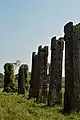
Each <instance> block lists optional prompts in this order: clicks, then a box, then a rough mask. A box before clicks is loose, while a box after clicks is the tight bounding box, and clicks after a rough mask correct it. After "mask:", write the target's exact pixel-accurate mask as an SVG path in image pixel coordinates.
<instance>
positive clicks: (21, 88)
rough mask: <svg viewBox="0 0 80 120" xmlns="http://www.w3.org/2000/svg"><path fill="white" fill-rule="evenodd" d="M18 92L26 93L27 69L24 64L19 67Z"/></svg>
mask: <svg viewBox="0 0 80 120" xmlns="http://www.w3.org/2000/svg"><path fill="white" fill-rule="evenodd" d="M18 94H25V70H24V65H21V66H20V68H19V79H18Z"/></svg>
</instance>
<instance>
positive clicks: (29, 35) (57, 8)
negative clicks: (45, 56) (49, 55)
mask: <svg viewBox="0 0 80 120" xmlns="http://www.w3.org/2000/svg"><path fill="white" fill-rule="evenodd" d="M68 21H74V23H77V22H79V21H80V0H0V72H3V65H4V63H5V62H15V61H16V60H17V59H19V60H21V61H22V62H26V63H27V64H29V65H31V53H32V52H33V51H36V50H37V47H38V46H39V45H40V44H43V45H49V44H50V38H51V37H52V36H55V35H56V36H57V37H59V36H62V35H63V31H64V30H63V26H64V25H65V24H66V22H68Z"/></svg>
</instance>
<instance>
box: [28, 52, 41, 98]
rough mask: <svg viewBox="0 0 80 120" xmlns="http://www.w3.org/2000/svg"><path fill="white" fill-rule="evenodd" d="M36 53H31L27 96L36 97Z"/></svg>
mask: <svg viewBox="0 0 80 120" xmlns="http://www.w3.org/2000/svg"><path fill="white" fill-rule="evenodd" d="M38 84H39V83H38V55H36V54H35V52H33V54H32V72H31V80H30V91H29V98H31V97H34V98H37V95H38Z"/></svg>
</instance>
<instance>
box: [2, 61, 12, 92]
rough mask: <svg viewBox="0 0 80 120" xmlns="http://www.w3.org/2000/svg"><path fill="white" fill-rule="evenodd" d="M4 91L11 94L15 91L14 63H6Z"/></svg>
mask: <svg viewBox="0 0 80 120" xmlns="http://www.w3.org/2000/svg"><path fill="white" fill-rule="evenodd" d="M4 74H5V75H4V90H3V91H5V92H10V91H12V89H13V81H14V65H13V64H12V63H6V64H5V65H4Z"/></svg>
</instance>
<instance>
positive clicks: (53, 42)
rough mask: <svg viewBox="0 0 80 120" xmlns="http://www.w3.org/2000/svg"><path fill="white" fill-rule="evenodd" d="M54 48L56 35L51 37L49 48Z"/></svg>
mask: <svg viewBox="0 0 80 120" xmlns="http://www.w3.org/2000/svg"><path fill="white" fill-rule="evenodd" d="M55 49H56V36H54V37H52V39H51V50H55Z"/></svg>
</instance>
